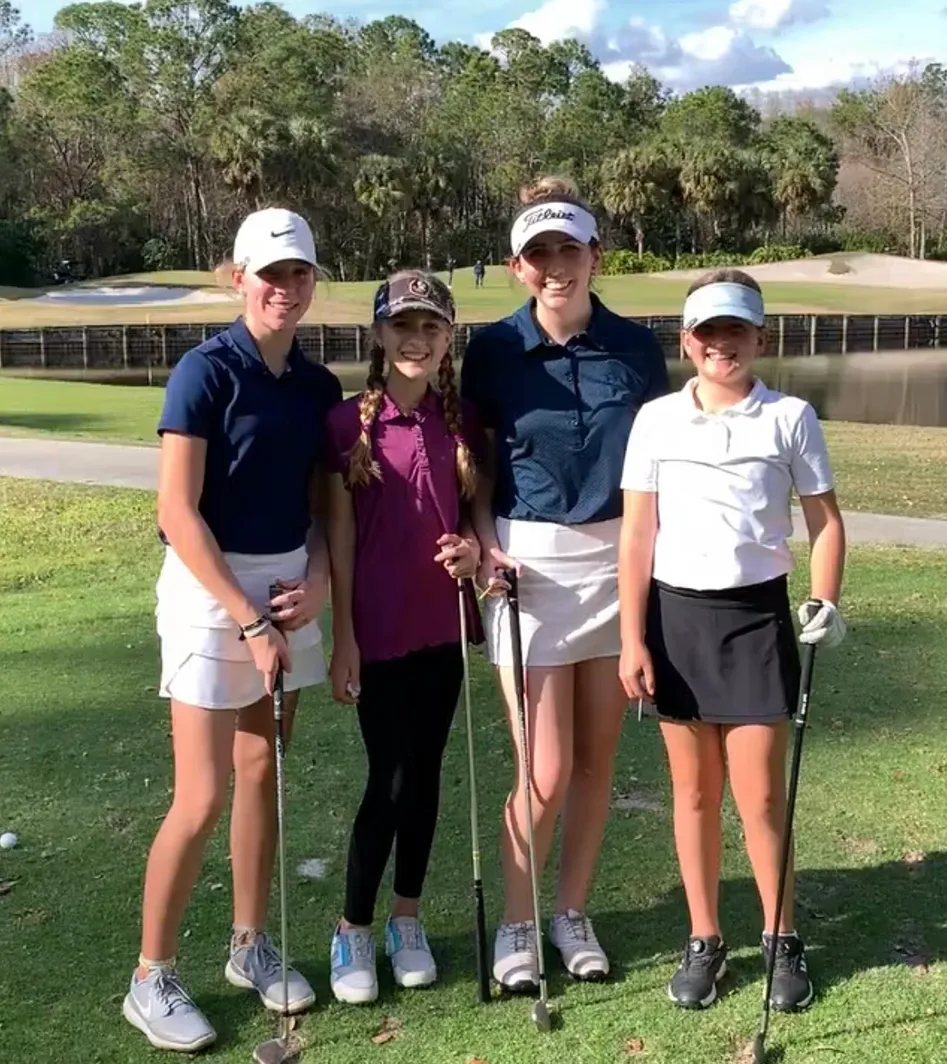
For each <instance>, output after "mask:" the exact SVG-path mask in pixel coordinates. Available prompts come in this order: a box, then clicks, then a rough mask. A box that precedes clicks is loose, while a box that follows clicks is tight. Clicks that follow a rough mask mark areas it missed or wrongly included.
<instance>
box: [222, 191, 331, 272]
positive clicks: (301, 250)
mask: <svg viewBox="0 0 947 1064" xmlns="http://www.w3.org/2000/svg"><path fill="white" fill-rule="evenodd" d="M290 259H297V260H298V261H300V262H306V263H308V264H309V265H310V266H315V265H316V241H315V238H314V237H313V235H312V230H311V229H310V228H309V223H308V222H307V221H306V219H305V218H302V217H300V215H298V214H294V213H293V211H287V210H283V209H282V208H281V207H268V208H267V209H266V210H263V211H255V212H254V213H253V214H250V215H247V217H246V218H244V220H243V223H242V224H241V226H240V228H239V230H238V231H237V239H236V240H235V241H234V244H233V261H234V265H236V266H242V267H243V269H245V270H247V271H248V272H249V273H259V272H260V270H265V269H266V268H267V266H272V265H273V263H274V262H285V261H287V260H290Z"/></svg>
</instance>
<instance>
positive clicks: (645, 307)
mask: <svg viewBox="0 0 947 1064" xmlns="http://www.w3.org/2000/svg"><path fill="white" fill-rule="evenodd" d="M442 276H445V277H446V275H443V274H442ZM689 283H690V282H689V281H686V280H684V279H682V278H680V277H650V276H621V277H603V278H601V279H600V280H599V281H598V282H597V288H598V290H599V292H600V293H601V295H602V298H603V299H604V300H605V301H606V302H607V303H608V305H609V306H610V307H611V308H612V309H613V310H615V311H617V312H618V313H621V314H634V315H639V316H648V315H677V314H678V313H679V312H680V309H681V306H682V304H683V301H684V296H685V293H686V290H687V287H688V284H689ZM146 284H154V285H158V286H162V287H181V288H193V289H195V290H197V289H203V290H205V291H211V292H213V293H214V294H215V296H216V297H217V298H216V299H215V300H214V301H212V302H206V303H195V304H185V305H178V304H176V303H168V304H166V305H163V306H162V305H156V306H155V305H152V306H94V305H88V304H62V303H38V302H36V297H37V296H41V295H43V294H44V293H45V292H47V291H55V292H56V293H57V294H59V295H62V294H63V291H64V290H63V289H62V288H59V289H0V328H2V329H28V328H40V327H43V326H56V325H95V324H102V325H114V324H129V325H130V324H153V325H154V324H161V323H166V324H182V323H193V324H203V323H212V322H225V321H230V320H232V319H233V318H234V317H235V316H236V314H237V310H238V304H237V302H236V300H235V299H234V298H233V296H232V295H230V294H229V293H228V292H227V291H226V290H225V289H222V288H220V287H219V286H218V285H217V283H216V281H215V278H214V275H213V274H211V273H199V272H196V271H187V270H174V271H167V272H164V273H154V274H130V275H128V276H126V277H112V278H105V279H99V280H95V281H89V282H84V283H83V284H82V285H79V286H78V287H79V288H83V287H109V286H111V287H116V288H120V287H122V286H125V285H146ZM376 287H377V282H375V281H354V282H344V283H343V282H337V281H326V282H322V283H320V285H319V286H318V289H317V293H316V298H315V300H314V302H313V305H312V308H311V310H310V312H309V314H308V315H307V318H306V320H307V321H309V322H323V323H326V324H331V323H336V324H345V323H352V322H368V321H370V319H371V304H372V297H373V295H374V292H375V289H376ZM764 290H765V294H766V301H767V306H768V308H769V310H770V312H771V313H774V314H779V313H787V314H799V313H818V312H824V313H843V312H847V313H851V314H923V313H931V314H936V313H947V292H945V291H943V290H939V289H912V288H910V287H909V286H905V287H901V288H871V287H866V286H863V285H862V286H860V285H857V284H848V283H847V282H846V283H829V284H820V283H802V282H774V283H770V282H765V283H764ZM454 295H455V298H456V300H457V305H458V313H459V318H460V320H461V321H462V322H481V321H492V320H493V319H495V318H497V317H501V316H503V315H504V314H507V313H509V312H510V311H511V310H512V309H514V308H515V307H517V306H519V305H520V303H522V302H523V298H524V296H523V289H522V288H521V286H520V285H519V284H518V283H517V282H516V280H515V279H514V278H513V276H512V274H511V273H510V272H509V271H508V270H507V269H506V267H505V266H492V267H489V268H488V270H487V275H486V283H485V284H484V286H483V287H482V288H476V287H475V286H474V282H473V276H472V274H471V272H470V270H469V269H464V270H459V271H458V272H457V273H455V275H454Z"/></svg>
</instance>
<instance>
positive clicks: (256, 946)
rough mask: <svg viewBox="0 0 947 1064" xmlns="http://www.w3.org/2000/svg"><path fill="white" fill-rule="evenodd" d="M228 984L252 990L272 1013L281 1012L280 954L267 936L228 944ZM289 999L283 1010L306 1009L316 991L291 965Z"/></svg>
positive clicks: (281, 979) (288, 981)
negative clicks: (236, 944)
mask: <svg viewBox="0 0 947 1064" xmlns="http://www.w3.org/2000/svg"><path fill="white" fill-rule="evenodd" d="M224 975H225V976H226V978H227V982H228V983H232V984H233V985H234V986H239V987H241V988H242V989H243V990H255V991H256V992H257V993H258V994H259V995H260V1000H261V1001H262V1002H263V1004H264V1005H265V1006H266V1007H267V1008H268V1009H271V1010H272V1011H273V1012H282V1011H283V967H282V962H281V960H280V953H279V950H278V949H277V948H276V946H275V945H274V944H273V940H272V939H271V938H270V936H269V935H267V934H264V933H261V934H259V935H257V937H256V941H255V942H254V943H253V945H252V946H238V947H237V948H234V946H233V943H231V947H230V960H229V961H228V962H227V967H226V969H225V971H224ZM287 983H288V990H289V995H288V997H289V1000H288V1002H287V1005H286V1012H290V1013H295V1012H302V1011H303V1010H304V1009H308V1008H309V1006H310V1005H312V1004H313V1002H314V1001H315V1000H316V993H315V991H314V990H313V989H312V987H311V986H310V985H309V983H308V982H306V978H305V976H302V975H300V973H299V972H297V971H296V970H295V969H294V968H288V970H287Z"/></svg>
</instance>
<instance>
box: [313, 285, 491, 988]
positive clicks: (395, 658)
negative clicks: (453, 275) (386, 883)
mask: <svg viewBox="0 0 947 1064" xmlns="http://www.w3.org/2000/svg"><path fill="white" fill-rule="evenodd" d="M374 319H375V325H374V335H375V344H374V347H373V349H372V356H371V369H370V371H369V375H368V383H367V386H366V388H365V390H364V391H363V392H362V393H361V395H359V396H356V397H354V398H352V399H349V400H347V401H346V402H344V403H342V404H341V405H340V406H338V407H336V408H335V410H333V411H332V413H331V414H330V416H329V423H328V435H329V448H330V465H329V468H330V470H331V474H332V475H331V478H330V488H329V490H330V495H329V549H330V554H331V559H332V621H333V649H332V664H331V668H330V672H331V677H332V690H333V694H334V695H335V697H336V698H337V699H338V700H339V701H341V702H346V703H350V704H351V703H356V704H357V706H358V722H359V727H360V729H361V732H362V738H363V740H364V743H365V749H366V752H367V754H368V780H367V782H366V785H365V793H364V796H363V798H362V802H361V805H360V807H359V810H358V814H357V815H356V817H355V823H354V825H353V828H352V835H351V840H350V844H349V856H348V873H347V877H346V894H345V909H344V913H343V918H342V920H341V921H340V922H339V924H338V926H337V928H336V931H335V934H334V935H333V939H332V974H331V984H332V990H333V992H334V994H335V996H336V997H337V998H338V1000H339V1001H345V1002H349V1003H351V1004H361V1003H365V1002H370V1001H374V1000H375V998H376V997H377V996H378V979H377V976H376V970H375V939H374V935H373V934H372V929H371V925H372V921H373V919H374V912H375V902H376V897H377V894H378V890H379V886H380V884H381V878H382V874H383V872H384V870H385V865H386V864H387V862H388V857H389V855H390V853H391V848H392V844H395V875H394V898H393V901H392V905H391V913H390V916H389V918H388V920H387V922H386V924H385V952H386V953H387V955H388V957H389V958H390V960H391V965H392V969H393V972H394V977H395V982H396V983H397V984H398V985H399V986H403V987H418V986H428V985H429V984H431V983H433V982H434V980H435V979H436V978H437V968H436V965H435V963H434V958H433V956H432V954H431V950H430V947H429V945H428V941H427V936H426V935H425V933H424V928H423V927H422V925H421V923H420V920H419V919H418V902H419V899H420V897H421V890H422V887H423V884H424V878H425V874H426V872H427V865H428V859H429V856H430V852H431V845H432V843H433V840H434V829H435V824H436V822H437V813H438V802H439V788H440V774H441V760H442V757H443V753H444V747H445V744H446V742H447V736H448V733H449V731H450V726H451V721H452V720H453V717H454V710H455V707H456V704H457V698H458V695H459V694H460V685H461V681H462V677H463V657H462V654H461V645H460V618H459V616H458V606H457V603H458V596H457V583H456V581H457V580H458V579H461V578H467V577H471V576H473V575H474V573H475V572H476V570H477V565H478V562H479V559H480V550H479V544H478V543H477V540H476V538H475V537H474V536H473V534H472V532H471V531H470V530H469V528H465V527H464V523H465V519H464V510H465V509H466V506H467V503H469V500H470V499H471V498H472V497H473V494H474V490H475V485H476V479H477V478H476V472H475V468H474V457H473V456H474V454H476V453H478V452H481V451H482V447H477V446H476V439H475V436H474V434H473V431H472V430H473V428H474V426H473V424H472V422H471V418H470V416H469V413H470V412H469V411H467V412H465V415H464V416H463V417H462V416H461V408H460V403H459V401H458V398H457V392H456V390H455V387H454V368H453V363H452V361H451V359H452V336H453V323H454V303H453V300H452V298H451V294H450V292H449V290H448V289H447V287H446V286H445V285H444V284H443V282H442V281H440V280H439V279H438V278H436V277H434V276H431V275H429V274H425V273H421V272H418V271H407V272H403V273H398V274H395V275H394V276H393V277H392V278H391V279H390V281H388V282H386V283H385V284H383V285H382V286H381V287H380V288H379V290H378V293H377V295H376V298H375V312H374ZM386 367H387V374H386ZM434 382H436V385H437V391H434V389H433V388H432V384H433V383H434ZM468 586H469V585H468ZM476 619H477V618H476V609H475V608H474V609H473V610H472V611H471V617H470V620H471V622H472V623H475V622H476ZM471 630H475V629H471Z"/></svg>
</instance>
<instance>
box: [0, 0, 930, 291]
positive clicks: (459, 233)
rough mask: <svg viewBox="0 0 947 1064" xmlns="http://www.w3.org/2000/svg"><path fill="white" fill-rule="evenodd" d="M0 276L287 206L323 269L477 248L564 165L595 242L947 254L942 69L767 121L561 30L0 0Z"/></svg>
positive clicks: (209, 253)
mask: <svg viewBox="0 0 947 1064" xmlns="http://www.w3.org/2000/svg"><path fill="white" fill-rule="evenodd" d="M0 67H2V69H3V70H5V71H6V72H7V78H6V80H7V83H8V84H7V87H6V88H3V89H0V283H7V284H14V283H31V282H33V281H36V280H42V279H45V278H47V277H48V276H49V273H50V270H51V269H52V268H53V266H54V265H55V264H56V263H57V262H59V261H60V260H63V259H66V260H71V261H73V262H75V263H77V264H78V265H79V268H80V270H81V272H82V273H83V274H85V275H94V276H102V275H106V274H116V273H124V272H131V271H136V270H142V269H145V270H158V269H173V268H195V267H196V268H202V269H206V268H212V267H213V266H214V265H215V264H217V263H218V262H219V261H220V260H221V258H222V257H223V256H224V255H225V254H226V252H227V250H228V246H229V244H230V241H231V240H232V235H233V232H234V230H235V227H236V224H237V223H238V221H239V218H240V217H241V216H242V215H243V214H245V213H246V212H247V211H249V210H251V209H255V208H258V207H261V206H265V205H269V204H273V203H281V204H286V205H291V206H293V207H295V208H296V209H298V210H300V211H301V212H302V213H304V214H305V215H306V216H307V217H308V218H309V219H310V220H311V222H312V224H313V226H314V228H315V230H316V232H317V234H318V240H319V245H320V256H321V258H322V260H323V262H324V264H325V265H326V267H327V268H328V269H329V270H330V272H331V273H332V274H333V276H335V277H336V278H338V279H347V280H356V279H368V278H375V277H378V276H379V275H381V274H383V273H384V272H385V271H386V270H387V269H388V268H389V264H391V263H398V264H402V263H420V264H422V265H428V266H431V267H433V268H438V269H441V268H443V267H444V265H445V264H446V262H447V261H448V260H449V259H454V260H456V262H457V263H458V264H467V263H471V262H473V261H474V260H475V259H477V258H482V259H484V260H486V261H493V262H498V261H501V260H502V259H503V257H504V256H505V255H506V253H507V250H508V244H507V240H508V231H509V221H510V216H511V212H512V210H513V209H514V205H515V202H516V191H517V188H518V187H519V185H520V184H521V183H522V182H523V181H524V180H527V179H529V178H531V177H534V176H536V175H537V174H539V173H544V172H550V173H560V174H566V175H569V176H571V177H572V178H573V179H574V180H575V181H576V182H577V183H578V184H579V186H580V188H581V189H582V190H583V192H584V193H585V195H586V196H587V198H588V199H589V200H590V201H591V203H592V205H593V206H594V208H595V209H596V210H597V212H598V213H599V215H600V217H601V219H602V222H603V229H604V231H603V238H604V240H605V242H606V244H607V245H608V246H610V247H615V248H629V249H632V250H633V251H634V252H635V254H636V255H638V256H644V255H646V254H651V255H654V256H661V257H663V258H665V259H670V260H676V259H678V258H679V257H680V256H681V255H683V254H685V253H688V254H691V255H693V254H700V253H710V252H726V251H732V252H734V253H736V252H740V253H746V252H748V251H751V250H752V249H754V248H757V247H759V246H760V245H772V244H799V245H802V246H803V247H805V248H808V249H810V250H813V251H820V250H823V251H824V250H832V248H833V247H841V246H846V245H847V244H853V243H854V244H864V243H866V242H867V243H868V244H870V245H871V246H874V247H878V248H882V247H883V248H884V249H886V250H901V251H905V252H908V253H910V254H913V255H919V256H924V255H929V254H936V253H937V252H938V251H939V249H940V247H941V245H942V244H943V245H947V233H945V229H947V165H945V162H947V151H945V133H944V130H945V129H947V123H945V122H944V114H943V108H944V105H945V101H947V83H945V74H944V72H943V71H942V70H941V68H940V66H939V65H938V66H932V67H928V68H927V69H925V70H923V71H912V72H910V73H909V74H908V75H906V76H904V77H900V78H892V79H889V80H887V81H885V82H881V83H878V84H877V85H874V86H872V87H870V88H868V89H865V90H861V91H857V92H856V91H849V92H843V93H841V94H839V96H838V98H837V99H836V100H835V102H834V103H833V104H832V106H831V107H816V106H812V107H808V108H806V107H802V108H797V109H796V112H795V113H789V114H779V115H776V116H768V117H767V118H765V119H764V118H763V116H762V114H761V112H760V110H759V109H757V108H756V107H754V106H751V104H750V103H749V102H748V101H747V99H746V98H744V97H743V96H740V95H737V94H736V93H734V92H733V91H731V90H730V89H727V88H723V87H719V86H712V87H707V88H703V89H699V90H697V91H695V92H690V93H687V94H684V95H676V94H674V93H673V92H671V91H670V90H669V89H668V88H667V87H666V86H664V85H662V84H661V82H660V81H659V80H658V79H656V78H655V77H654V76H653V75H652V74H651V73H650V72H648V71H647V70H646V69H643V68H637V69H635V70H633V71H632V73H631V74H630V76H629V77H628V79H627V80H626V81H625V82H624V83H621V84H619V83H616V82H613V81H611V80H609V79H608V78H607V77H606V76H605V74H604V73H603V71H602V69H601V66H600V64H599V63H598V62H597V61H596V59H595V58H594V57H593V56H592V55H591V54H590V52H589V50H588V49H587V48H586V47H585V46H584V45H583V44H582V43H580V42H579V41H576V40H565V41H557V42H554V43H552V44H550V45H548V46H543V44H542V43H541V42H540V41H539V40H537V39H536V38H535V37H533V36H532V35H530V34H529V33H527V32H526V31H524V30H521V29H507V30H503V31H501V32H499V33H497V34H496V35H495V36H494V38H493V41H492V48H491V51H490V52H487V51H485V50H483V49H480V48H477V47H474V46H471V45H469V44H464V43H460V42H457V41H450V42H447V43H445V44H442V45H440V46H439V45H437V44H436V43H435V42H434V41H433V40H432V38H431V37H430V36H429V35H428V34H427V33H426V32H425V30H424V29H423V28H422V27H421V26H419V25H418V24H417V23H415V22H413V21H411V20H409V19H406V18H403V17H401V16H392V17H388V18H383V19H380V20H376V21H373V22H369V23H367V24H358V23H355V22H351V21H344V20H339V19H336V18H334V17H331V16H328V15H311V16H307V17H305V18H301V19H300V18H294V17H293V16H291V15H290V14H288V13H287V12H286V11H284V10H283V9H282V8H281V7H280V6H278V5H276V4H273V3H260V4H256V5H255V6H252V7H248V8H238V7H236V6H234V5H233V4H231V3H229V2H228V0H145V2H144V3H142V4H132V5H126V4H124V3H119V2H114V0H102V2H95V3H85V4H74V5H72V6H70V7H66V8H64V9H63V10H61V11H60V12H59V14H58V15H57V17H56V31H55V32H54V34H52V35H50V36H49V37H48V38H47V39H45V40H41V41H37V40H34V39H33V37H32V34H31V32H30V30H29V27H28V26H27V25H26V24H25V22H24V20H23V18H22V17H21V15H20V13H19V12H18V11H17V10H16V9H15V8H14V7H13V6H12V3H11V0H0Z"/></svg>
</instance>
